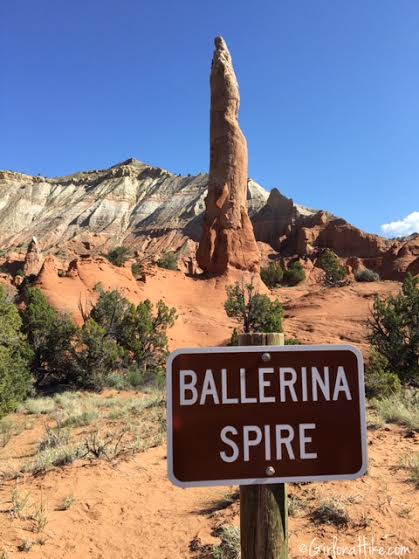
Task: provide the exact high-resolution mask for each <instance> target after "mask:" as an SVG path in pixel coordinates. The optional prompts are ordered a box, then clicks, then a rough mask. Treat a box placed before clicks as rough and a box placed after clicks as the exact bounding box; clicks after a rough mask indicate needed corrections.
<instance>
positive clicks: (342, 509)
mask: <svg viewBox="0 0 419 559" xmlns="http://www.w3.org/2000/svg"><path fill="white" fill-rule="evenodd" d="M310 517H311V519H312V520H313V521H314V522H315V523H316V524H332V525H334V526H336V527H338V528H347V526H348V525H349V521H350V517H349V513H348V511H347V510H346V506H345V504H344V503H343V501H341V500H339V499H338V498H336V497H335V498H332V499H328V500H325V501H322V502H321V503H320V504H319V505H318V506H316V507H315V508H314V509H313V510H312V511H311V513H310Z"/></svg>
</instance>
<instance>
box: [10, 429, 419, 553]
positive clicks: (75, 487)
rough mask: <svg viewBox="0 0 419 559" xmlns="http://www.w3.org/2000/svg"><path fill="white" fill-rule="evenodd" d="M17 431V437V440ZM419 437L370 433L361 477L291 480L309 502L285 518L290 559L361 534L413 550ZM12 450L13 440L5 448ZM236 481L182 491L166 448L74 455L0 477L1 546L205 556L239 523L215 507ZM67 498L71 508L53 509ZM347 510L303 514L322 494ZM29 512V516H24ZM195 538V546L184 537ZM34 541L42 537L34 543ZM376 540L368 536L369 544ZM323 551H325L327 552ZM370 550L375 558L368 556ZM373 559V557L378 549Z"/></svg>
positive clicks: (418, 539) (235, 508) (235, 515)
mask: <svg viewBox="0 0 419 559" xmlns="http://www.w3.org/2000/svg"><path fill="white" fill-rule="evenodd" d="M27 436H28V435H19V437H20V439H21V440H20V441H18V444H17V445H15V446H14V448H15V449H16V448H19V447H20V448H22V446H21V445H22V444H24V439H25V437H27ZM22 437H23V438H22ZM418 442H419V439H418V438H417V437H416V438H415V439H412V438H407V437H406V432H405V431H404V430H402V429H401V428H398V427H394V426H392V427H391V428H388V427H386V428H380V429H378V430H373V431H369V453H370V456H369V464H370V467H369V474H368V476H367V477H365V478H362V479H359V480H356V481H347V482H339V483H338V482H330V483H322V484H314V483H313V484H304V485H303V484H302V485H292V486H289V493H290V500H292V499H293V498H295V496H298V497H299V498H300V499H301V500H302V501H303V502H305V503H306V504H307V508H305V509H304V510H302V511H301V512H300V513H298V515H297V517H294V516H292V517H290V519H289V534H290V558H292V559H297V558H298V559H303V558H304V559H305V558H307V557H309V556H310V555H309V553H308V551H307V550H306V548H304V547H303V546H309V545H310V542H312V546H317V545H326V546H329V545H330V546H332V545H333V541H334V538H336V541H337V542H338V543H339V545H341V546H344V545H345V546H348V547H349V546H354V545H357V544H358V543H359V538H361V539H363V538H365V539H363V540H362V541H365V542H369V543H370V544H371V545H373V544H374V545H375V544H376V545H379V546H383V547H386V548H387V547H390V546H392V547H394V546H400V545H404V546H407V547H408V548H409V549H410V550H411V553H410V555H406V554H405V555H406V556H407V557H409V559H410V557H411V558H414V557H417V556H418V555H417V552H418V551H419V549H418V543H419V533H418V528H417V526H418V520H419V518H418V510H417V506H416V505H417V490H415V489H414V486H412V484H411V483H408V482H407V477H408V475H407V473H406V471H405V470H404V469H403V468H401V467H400V466H401V463H402V462H403V459H404V457H405V456H406V455H408V454H410V453H412V452H413V451H415V450H417V447H418ZM10 448H12V447H10ZM14 489H17V490H18V491H19V493H20V494H21V495H27V494H29V495H30V504H29V505H28V508H27V510H25V511H24V513H25V514H24V515H23V518H22V519H21V518H15V517H13V516H12V514H11V513H10V509H11V495H12V492H13V490H14ZM233 491H234V488H203V489H186V490H182V489H179V488H176V487H174V486H173V485H171V484H170V482H169V481H168V480H167V476H166V450H165V446H160V447H158V448H155V449H152V450H149V451H147V452H145V453H142V454H138V455H136V456H135V457H132V458H129V459H127V460H122V461H119V462H117V463H116V464H114V465H112V464H109V463H106V462H103V461H100V462H96V463H92V464H91V463H83V462H76V463H75V464H73V465H72V466H68V467H65V468H63V469H57V470H56V471H52V472H49V473H47V474H46V475H44V476H40V477H35V478H33V477H26V478H23V479H20V480H17V481H8V482H5V483H3V485H2V487H1V488H0V502H1V506H0V550H2V548H3V549H5V550H7V551H8V553H9V555H8V557H21V556H22V552H20V551H18V547H19V546H20V545H21V544H22V542H24V541H26V542H28V541H30V542H31V543H32V547H31V549H30V550H29V551H28V552H27V553H26V554H25V555H26V556H27V557H28V558H31V559H35V558H36V559H38V558H39V559H41V558H43V559H70V558H71V559H74V558H76V559H84V558H92V559H93V558H94V559H102V558H103V559H116V558H121V559H122V558H123V559H180V558H192V557H197V558H199V557H203V555H202V553H200V551H199V549H200V546H201V549H202V548H203V547H204V546H205V545H206V544H211V543H216V542H217V541H218V540H217V538H216V537H214V536H213V535H212V534H213V533H214V530H216V528H217V527H218V526H220V525H223V524H233V525H234V524H236V525H238V523H239V505H238V503H237V502H235V503H233V504H232V505H231V506H230V507H228V508H227V509H224V510H220V511H215V512H214V511H213V510H212V509H213V508H214V507H215V508H217V506H216V503H217V501H219V500H220V499H221V498H222V497H224V496H225V495H226V494H231V493H232V492H233ZM68 495H72V496H74V499H75V502H74V505H73V506H72V507H71V508H70V509H69V510H59V509H60V506H61V504H62V502H63V500H64V499H65V498H66V497H67V496H68ZM331 497H332V498H335V499H337V500H338V502H339V503H341V504H342V505H343V506H345V508H346V509H347V511H348V513H349V517H350V523H349V526H348V527H347V528H341V529H338V528H336V527H334V526H327V525H320V524H319V525H317V524H314V523H313V522H312V521H311V520H310V518H309V511H310V510H311V509H312V508H313V507H315V506H317V505H318V504H319V503H321V502H322V501H324V500H327V499H328V498H331ZM41 502H42V503H43V506H44V508H45V514H46V516H47V518H48V524H47V526H46V528H45V530H44V531H43V532H42V534H37V533H34V531H33V530H34V528H33V521H32V520H31V519H30V514H29V513H30V511H33V510H35V509H36V508H37V507H38V508H39V506H40V503H41ZM26 513H27V516H25V515H26ZM192 541H195V543H196V542H197V541H198V542H200V545H198V546H195V547H197V551H196V552H193V551H191V547H190V546H191V542H192ZM38 542H41V543H38ZM374 542H375V543H374ZM327 556H332V555H331V554H330V553H329V554H326V557H327ZM372 556H374V555H372ZM377 557H378V555H377Z"/></svg>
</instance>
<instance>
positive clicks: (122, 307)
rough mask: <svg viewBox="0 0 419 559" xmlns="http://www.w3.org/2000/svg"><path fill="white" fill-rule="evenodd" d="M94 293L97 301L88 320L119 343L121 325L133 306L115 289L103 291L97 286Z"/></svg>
mask: <svg viewBox="0 0 419 559" xmlns="http://www.w3.org/2000/svg"><path fill="white" fill-rule="evenodd" d="M96 291H97V292H98V293H99V299H98V301H97V303H96V305H95V306H94V307H93V309H92V310H91V311H90V315H89V318H92V319H93V320H94V321H95V322H97V324H99V325H100V326H101V327H102V328H104V329H105V330H106V333H107V335H108V336H110V337H112V338H114V339H115V340H116V341H117V342H120V341H121V333H122V328H123V326H122V325H123V323H124V320H125V318H126V316H127V314H128V312H129V310H130V309H131V307H133V305H132V304H131V303H130V302H129V301H128V299H125V297H123V296H122V295H121V294H120V292H119V291H117V290H116V289H114V290H112V291H105V290H104V289H103V288H102V287H101V286H97V288H96Z"/></svg>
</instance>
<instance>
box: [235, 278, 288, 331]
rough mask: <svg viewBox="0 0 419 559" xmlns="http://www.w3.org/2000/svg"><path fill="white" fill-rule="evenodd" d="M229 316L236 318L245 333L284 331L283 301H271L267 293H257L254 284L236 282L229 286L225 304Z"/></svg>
mask: <svg viewBox="0 0 419 559" xmlns="http://www.w3.org/2000/svg"><path fill="white" fill-rule="evenodd" d="M224 309H225V311H226V313H227V316H229V317H230V318H235V319H236V320H237V321H238V322H239V323H240V324H241V327H242V329H243V332H245V333H251V332H282V319H283V316H284V311H283V308H282V305H281V303H280V302H279V301H278V300H276V301H271V300H270V299H269V297H268V296H267V295H261V294H260V293H255V288H254V286H253V285H252V284H247V285H244V284H240V283H239V282H236V283H235V284H234V285H233V286H230V287H227V300H226V302H225V304H224Z"/></svg>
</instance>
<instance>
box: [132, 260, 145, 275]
mask: <svg viewBox="0 0 419 559" xmlns="http://www.w3.org/2000/svg"><path fill="white" fill-rule="evenodd" d="M131 272H132V275H133V276H134V278H135V279H138V278H140V277H141V276H142V274H143V273H144V266H143V265H142V264H140V263H139V262H134V263H133V264H132V266H131Z"/></svg>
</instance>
